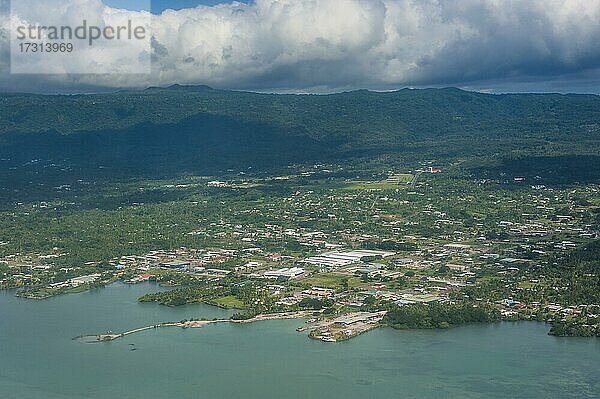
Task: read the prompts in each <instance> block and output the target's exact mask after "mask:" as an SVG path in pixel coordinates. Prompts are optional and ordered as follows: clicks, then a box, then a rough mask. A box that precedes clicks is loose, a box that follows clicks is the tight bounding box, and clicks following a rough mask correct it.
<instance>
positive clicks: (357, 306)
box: [0, 165, 600, 342]
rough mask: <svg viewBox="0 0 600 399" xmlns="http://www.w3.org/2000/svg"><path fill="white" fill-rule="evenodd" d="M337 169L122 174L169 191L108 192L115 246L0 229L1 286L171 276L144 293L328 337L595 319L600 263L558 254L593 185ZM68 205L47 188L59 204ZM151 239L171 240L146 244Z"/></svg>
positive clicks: (582, 232) (594, 234)
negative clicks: (9, 237)
mask: <svg viewBox="0 0 600 399" xmlns="http://www.w3.org/2000/svg"><path fill="white" fill-rule="evenodd" d="M342 172H343V167H342V166H340V165H314V166H313V167H311V168H303V169H300V170H297V171H295V173H290V174H289V175H281V176H268V177H253V176H245V175H238V176H236V177H233V178H231V179H228V180H225V179H220V180H215V179H214V178H212V179H211V178H210V177H207V178H189V179H188V180H187V181H175V182H173V183H172V184H166V185H165V184H163V185H162V186H160V187H157V186H142V187H137V188H135V189H134V188H132V187H121V190H127V189H129V190H135V191H141V192H143V191H151V190H158V189H160V190H166V191H167V192H169V193H171V194H172V195H173V197H174V198H177V199H176V200H174V201H173V202H171V203H169V204H168V205H160V206H159V205H155V204H152V203H149V204H145V203H143V202H139V203H137V202H136V203H130V204H129V205H128V206H124V207H119V208H116V209H115V210H114V211H113V212H114V215H115V218H114V219H115V220H118V219H119V218H121V219H123V218H126V217H132V216H131V215H137V216H133V217H136V218H138V219H139V220H138V222H139V221H140V220H141V222H139V223H137V222H136V223H124V225H126V226H128V227H122V226H121V225H120V224H118V223H117V222H115V224H114V225H110V226H106V227H107V228H108V230H106V229H105V228H103V231H105V232H106V234H107V235H108V236H109V238H110V232H109V230H111V229H112V230H116V233H115V234H117V233H118V235H120V236H121V237H123V238H122V239H121V241H123V240H127V242H125V243H119V245H112V246H111V251H112V252H103V251H104V250H105V249H104V248H102V249H100V248H99V249H98V250H97V252H98V253H99V254H100V256H101V257H103V258H104V259H99V258H97V259H93V258H91V259H85V261H84V262H82V263H81V264H80V265H76V264H74V262H73V260H72V258H73V256H72V254H73V250H72V249H70V248H69V247H68V245H63V246H60V245H56V246H53V247H52V248H51V249H50V250H49V251H48V252H45V253H32V252H29V253H24V252H15V253H8V248H11V246H12V244H13V243H11V242H2V243H0V248H2V249H3V252H2V253H3V254H4V256H3V257H2V258H1V259H0V287H2V288H8V289H9V288H18V291H17V292H16V295H18V296H21V297H25V298H33V299H44V298H49V297H52V296H55V295H59V294H67V293H74V292H81V291H84V290H88V289H93V288H98V287H101V286H103V285H106V284H110V283H113V282H116V281H122V282H124V283H126V284H139V283H147V282H149V281H150V282H153V283H158V284H160V285H161V286H163V287H165V288H168V289H167V290H165V291H161V292H158V293H152V294H147V295H145V296H143V297H141V298H140V300H141V301H146V302H150V301H152V302H158V303H161V304H164V305H168V306H178V305H183V304H187V303H194V302H203V303H208V304H211V305H215V306H220V307H224V308H231V309H237V310H239V313H236V314H235V315H234V316H233V317H232V319H233V320H253V319H255V318H257V317H258V318H259V319H260V317H264V316H265V315H276V314H280V315H288V314H289V313H290V312H292V313H294V312H300V313H298V314H302V315H303V316H306V315H307V314H309V315H310V316H306V317H307V318H308V320H309V322H308V323H306V325H305V326H303V327H299V331H307V332H308V333H309V337H311V338H314V339H320V340H322V341H325V342H334V341H340V340H345V339H348V338H351V337H354V336H356V335H359V334H362V333H363V332H366V331H368V330H370V329H372V328H375V327H377V326H380V325H389V326H392V327H395V328H448V327H450V326H453V325H456V324H460V323H462V322H470V321H495V320H540V321H546V322H549V323H551V324H552V326H553V327H552V330H551V333H553V334H556V335H565V336H566V335H584V336H592V335H598V334H600V320H599V319H598V315H599V314H600V301H598V300H597V299H598V291H597V290H596V291H593V290H594V288H593V287H594V284H595V283H596V282H597V281H598V275H597V274H596V273H594V272H593V271H585V272H584V271H583V270H578V271H577V272H569V273H566V272H564V271H561V270H560V268H557V267H555V265H556V264H557V262H561V260H562V259H563V258H565V257H566V258H568V257H569V256H571V254H572V253H573V252H576V251H578V250H579V249H581V248H586V246H589V245H594V243H596V242H597V241H596V240H597V239H598V209H600V203H598V198H600V196H599V195H598V191H599V188H598V187H597V186H594V185H588V186H580V187H576V188H572V187H571V188H568V189H567V188H559V187H557V188H555V187H546V186H545V185H544V184H542V182H540V181H539V180H541V178H539V177H533V178H528V177H522V176H513V177H511V176H502V177H500V178H498V179H496V180H494V179H489V178H486V179H471V180H467V179H464V178H462V177H460V176H458V175H457V174H456V172H454V173H453V172H452V170H450V171H446V170H444V169H442V168H439V167H437V166H432V165H423V166H422V167H421V168H419V169H417V170H414V171H406V172H396V171H393V172H386V173H381V175H380V176H378V177H376V178H371V179H367V178H359V179H356V178H354V179H349V178H347V177H339V176H340V175H342V174H343V173H342ZM145 184H149V185H150V184H152V183H151V182H149V183H145ZM61 189H62V188H61ZM23 206H25V205H23ZM68 206H69V204H55V205H54V207H55V210H54V212H58V211H60V209H62V207H68ZM72 206H74V205H72ZM30 207H31V208H30V209H22V210H19V207H17V210H16V211H15V218H19V217H27V215H25V214H26V213H27V214H28V213H29V212H37V213H38V216H39V215H43V214H46V213H48V212H52V210H51V209H49V208H51V207H52V206H51V205H49V204H37V205H30ZM142 212H147V214H144V213H142ZM19 213H21V215H20V216H19V215H18V214H19ZM90 217H91V216H90ZM91 224H92V225H93V221H92V222H91ZM86 228H87V227H86ZM122 228H123V229H125V230H120V229H122ZM82 232H83V233H84V234H82V235H85V234H87V235H88V236H89V237H97V236H98V234H97V232H94V233H93V234H92V233H90V232H88V231H86V229H84V228H82ZM152 235H154V236H152ZM125 237H126V238H125ZM109 238H106V239H107V240H108V239H109ZM110 239H111V240H112V238H110ZM161 242H162V243H170V244H169V247H162V248H161V247H156V245H157V244H160V243H161ZM77 244H79V242H78V243H77ZM127 244H128V245H127ZM136 246H137V250H135V251H133V252H129V253H127V252H126V253H121V255H118V256H112V257H110V258H108V257H107V254H110V255H115V252H119V251H125V250H126V249H127V248H128V247H136ZM94 247H95V245H94ZM115 247H116V249H115ZM144 248H148V249H147V250H144ZM90 256H91V255H90ZM567 275H568V277H569V278H565V276H567ZM595 286H596V287H597V284H596V285H595ZM590 287H591V288H590ZM594 298H595V299H596V301H594V300H593V299H594ZM465 306H467V307H468V308H465ZM401 309H402V310H401ZM465 309H477V311H478V312H477V314H474V315H471V316H468V317H463V318H462V319H461V318H455V319H456V320H461V321H456V320H455V319H453V318H449V316H447V317H445V318H444V317H441V318H438V316H437V313H439V314H446V315H448V314H453V312H454V313H460V314H461V315H463V316H464V315H465V314H469V315H470V314H471V313H472V312H471V310H465ZM417 310H418V311H425V312H435V313H436V314H428V317H427V318H426V319H427V320H435V322H428V324H423V323H421V322H420V321H415V320H409V319H411V317H410V314H409V313H410V312H412V311H417ZM307 312H308V313H307ZM188 322H189V321H188ZM186 326H190V325H186Z"/></svg>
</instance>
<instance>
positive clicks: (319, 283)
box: [298, 274, 362, 289]
mask: <svg viewBox="0 0 600 399" xmlns="http://www.w3.org/2000/svg"><path fill="white" fill-rule="evenodd" d="M345 278H348V286H349V287H350V288H354V287H357V286H359V285H360V284H361V283H362V281H361V280H360V278H358V277H348V276H343V275H340V274H316V275H314V276H311V277H308V278H305V279H301V280H298V281H300V282H302V283H305V284H310V285H311V286H314V287H323V288H332V289H336V288H340V287H341V285H342V281H343V280H344V279H345Z"/></svg>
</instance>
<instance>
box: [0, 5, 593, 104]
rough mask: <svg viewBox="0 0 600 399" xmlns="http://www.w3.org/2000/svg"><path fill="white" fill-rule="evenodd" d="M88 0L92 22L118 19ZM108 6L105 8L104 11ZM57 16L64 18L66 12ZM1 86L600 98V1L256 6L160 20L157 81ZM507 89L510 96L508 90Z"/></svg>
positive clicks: (146, 77) (155, 45) (0, 42)
mask: <svg viewBox="0 0 600 399" xmlns="http://www.w3.org/2000/svg"><path fill="white" fill-rule="evenodd" d="M68 2H70V3H78V4H81V3H90V4H93V5H94V6H88V7H87V8H88V9H89V10H92V11H90V12H94V13H96V14H97V15H94V18H97V19H102V18H105V17H106V15H108V14H110V13H114V10H111V9H110V8H108V7H106V6H103V5H101V4H100V0H66V1H62V2H61V4H64V3H68ZM99 5H100V6H99ZM47 12H49V13H51V12H60V10H59V9H58V8H56V9H50V10H47ZM0 25H1V26H3V27H4V29H3V30H2V31H0V53H1V56H2V61H0V62H1V63H0V71H1V76H0V88H1V89H4V90H36V88H37V90H44V89H48V90H52V89H54V90H60V89H61V88H70V89H73V88H77V87H81V88H83V87H105V88H115V87H144V86H152V85H169V84H175V83H179V84H208V85H212V86H216V87H222V88H235V89H251V90H279V91H285V90H300V91H303V90H306V91H311V90H313V91H330V90H342V89H352V88H372V89H391V88H397V87H402V86H429V85H456V86H462V87H474V88H485V87H487V86H490V87H491V86H494V85H498V84H500V85H502V84H504V85H505V86H507V85H508V86H513V87H519V86H520V87H529V86H531V85H533V86H535V84H536V83H540V82H541V83H543V82H555V84H556V85H564V87H566V88H567V89H568V88H570V87H574V86H577V85H580V86H581V87H586V88H587V90H584V91H589V92H600V0H527V1H522V0H445V1H439V0H422V1H416V0H256V2H255V3H252V4H242V3H230V4H222V5H218V6H213V7H206V6H200V7H197V8H193V9H184V10H179V11H172V10H167V11H164V12H162V13H161V14H160V15H154V16H152V22H151V32H152V35H153V38H152V73H150V74H139V75H127V76H125V75H71V76H69V75H66V76H65V75H55V76H53V75H46V76H41V75H40V76H28V77H26V78H24V77H22V76H18V75H9V74H8V62H7V59H8V58H7V56H8V54H7V52H8V44H7V40H8V39H7V29H8V26H9V25H8V16H7V15H4V16H2V17H0ZM508 86H507V87H508Z"/></svg>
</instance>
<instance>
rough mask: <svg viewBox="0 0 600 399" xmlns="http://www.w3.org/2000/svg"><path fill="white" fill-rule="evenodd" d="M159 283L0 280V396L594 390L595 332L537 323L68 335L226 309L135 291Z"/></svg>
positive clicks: (530, 394) (598, 342) (514, 394)
mask: <svg viewBox="0 0 600 399" xmlns="http://www.w3.org/2000/svg"><path fill="white" fill-rule="evenodd" d="M157 290H160V288H159V287H157V286H156V285H149V284H141V285H134V286H128V285H125V284H120V283H118V284H113V285H111V286H109V287H105V288H101V289H97V290H94V291H91V292H85V293H81V294H75V295H66V296H60V297H57V298H52V299H49V300H44V301H34V300H26V299H20V298H16V297H14V292H8V291H0V398H2V399H9V398H11V399H12V398H15V399H29V398H44V399H46V398H61V399H62V398H111V399H115V398H120V399H124V398H207V399H219V398H227V399H231V398H250V399H254V398H256V399H258V398H260V399H266V398H277V399H279V398H310V399H314V398H328V399H333V398H344V399H353V398H361V399H363V398H460V399H469V398H486V399H489V398H553V399H558V398H578V399H580V398H600V339H596V338H591V339H579V338H570V339H566V338H556V337H550V336H548V335H546V333H547V331H548V328H549V327H548V326H547V325H545V324H542V323H533V322H531V323H527V322H521V323H498V324H492V325H470V326H466V327H460V328H454V329H450V330H445V331H394V330H392V329H387V328H385V329H378V330H375V331H371V332H369V333H367V334H364V335H362V336H359V337H357V338H355V339H352V340H350V341H348V342H343V343H336V344H331V343H323V342H318V341H313V340H310V339H308V338H307V336H306V334H303V333H298V332H296V331H295V329H296V327H298V326H299V325H301V324H303V322H302V321H301V320H281V321H264V322H259V323H254V324H247V325H234V324H226V323H225V324H219V325H210V326H207V327H204V328H201V329H187V330H183V329H179V328H163V329H158V330H150V331H145V332H141V333H139V334H136V335H132V336H129V337H126V338H123V339H120V340H117V341H114V342H109V343H83V342H80V341H76V340H72V339H71V338H72V337H75V336H79V335H81V334H97V333H102V332H107V331H108V330H112V331H115V332H121V331H124V330H128V329H132V328H135V327H141V326H145V325H149V324H153V323H157V322H162V321H178V320H182V319H185V318H191V317H196V318H199V317H206V318H215V317H223V316H228V315H229V314H231V311H226V310H222V309H218V308H214V307H210V306H206V305H189V306H185V307H180V308H167V307H164V306H160V305H157V304H141V303H138V302H137V298H138V297H139V296H141V295H142V294H144V293H145V292H149V291H157ZM134 348H135V350H132V349H134Z"/></svg>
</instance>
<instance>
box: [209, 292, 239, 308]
mask: <svg viewBox="0 0 600 399" xmlns="http://www.w3.org/2000/svg"><path fill="white" fill-rule="evenodd" d="M213 302H214V303H215V304H216V305H217V306H220V307H222V308H226V309H243V308H244V303H243V302H242V301H240V300H239V299H238V298H236V297H235V296H233V295H229V296H224V297H221V298H217V299H215V300H214V301H213Z"/></svg>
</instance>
